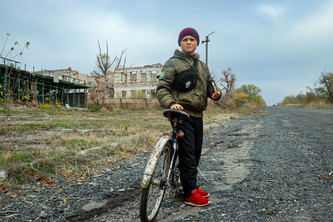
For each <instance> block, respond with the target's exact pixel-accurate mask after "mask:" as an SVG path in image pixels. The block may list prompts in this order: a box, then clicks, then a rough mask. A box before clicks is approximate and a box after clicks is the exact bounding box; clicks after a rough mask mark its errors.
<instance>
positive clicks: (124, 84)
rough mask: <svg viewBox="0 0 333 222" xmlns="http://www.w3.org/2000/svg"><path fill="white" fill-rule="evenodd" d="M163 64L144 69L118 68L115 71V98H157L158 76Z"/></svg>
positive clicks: (144, 67)
mask: <svg viewBox="0 0 333 222" xmlns="http://www.w3.org/2000/svg"><path fill="white" fill-rule="evenodd" d="M162 67H163V66H162V64H160V63H157V64H153V65H146V66H143V67H130V68H118V69H116V70H115V71H114V76H113V88H114V98H148V99H153V98H155V91H156V86H157V82H158V79H157V76H159V75H160V74H161V70H162Z"/></svg>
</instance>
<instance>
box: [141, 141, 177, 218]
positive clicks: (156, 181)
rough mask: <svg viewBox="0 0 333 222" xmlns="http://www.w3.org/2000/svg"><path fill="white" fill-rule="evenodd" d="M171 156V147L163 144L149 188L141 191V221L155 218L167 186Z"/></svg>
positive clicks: (168, 144)
mask: <svg viewBox="0 0 333 222" xmlns="http://www.w3.org/2000/svg"><path fill="white" fill-rule="evenodd" d="M171 154H172V147H171V144H170V143H169V142H168V143H166V144H165V146H164V148H163V150H162V152H161V154H160V156H159V157H158V160H157V164H156V166H155V169H154V170H153V175H152V177H151V180H150V183H149V186H148V187H147V188H143V189H142V194H141V204H140V218H141V221H144V222H150V221H153V220H154V219H155V218H156V216H157V213H158V211H159V209H160V207H161V203H162V200H163V197H164V193H165V190H166V186H167V184H166V183H167V177H168V172H169V169H170V161H171Z"/></svg>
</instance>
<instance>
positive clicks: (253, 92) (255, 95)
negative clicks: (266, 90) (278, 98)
mask: <svg viewBox="0 0 333 222" xmlns="http://www.w3.org/2000/svg"><path fill="white" fill-rule="evenodd" d="M240 93H245V94H246V95H248V97H247V98H246V99H245V102H253V103H257V104H265V100H264V99H263V98H262V97H261V95H260V93H261V89H260V88H259V87H258V86H255V85H253V84H247V85H246V84H244V85H242V86H241V87H240V88H238V89H237V90H236V94H240Z"/></svg>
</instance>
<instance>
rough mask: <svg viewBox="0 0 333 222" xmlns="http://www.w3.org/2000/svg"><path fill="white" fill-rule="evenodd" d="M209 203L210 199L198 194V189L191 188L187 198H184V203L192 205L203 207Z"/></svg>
mask: <svg viewBox="0 0 333 222" xmlns="http://www.w3.org/2000/svg"><path fill="white" fill-rule="evenodd" d="M209 203H210V200H209V199H207V198H205V197H203V196H202V195H201V194H199V192H198V189H193V190H192V191H191V196H190V197H189V198H185V204H187V205H191V206H194V207H203V206H206V205H208V204H209Z"/></svg>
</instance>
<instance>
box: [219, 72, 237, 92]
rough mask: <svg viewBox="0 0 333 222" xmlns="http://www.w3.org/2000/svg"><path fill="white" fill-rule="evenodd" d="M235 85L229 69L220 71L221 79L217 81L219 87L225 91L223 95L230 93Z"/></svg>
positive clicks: (232, 74)
mask: <svg viewBox="0 0 333 222" xmlns="http://www.w3.org/2000/svg"><path fill="white" fill-rule="evenodd" d="M235 83H236V76H235V73H233V72H232V70H231V68H230V67H228V69H227V70H223V71H222V78H221V79H220V81H219V85H220V86H221V87H222V89H223V90H224V91H225V93H229V92H231V90H233V89H234V87H235Z"/></svg>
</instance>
